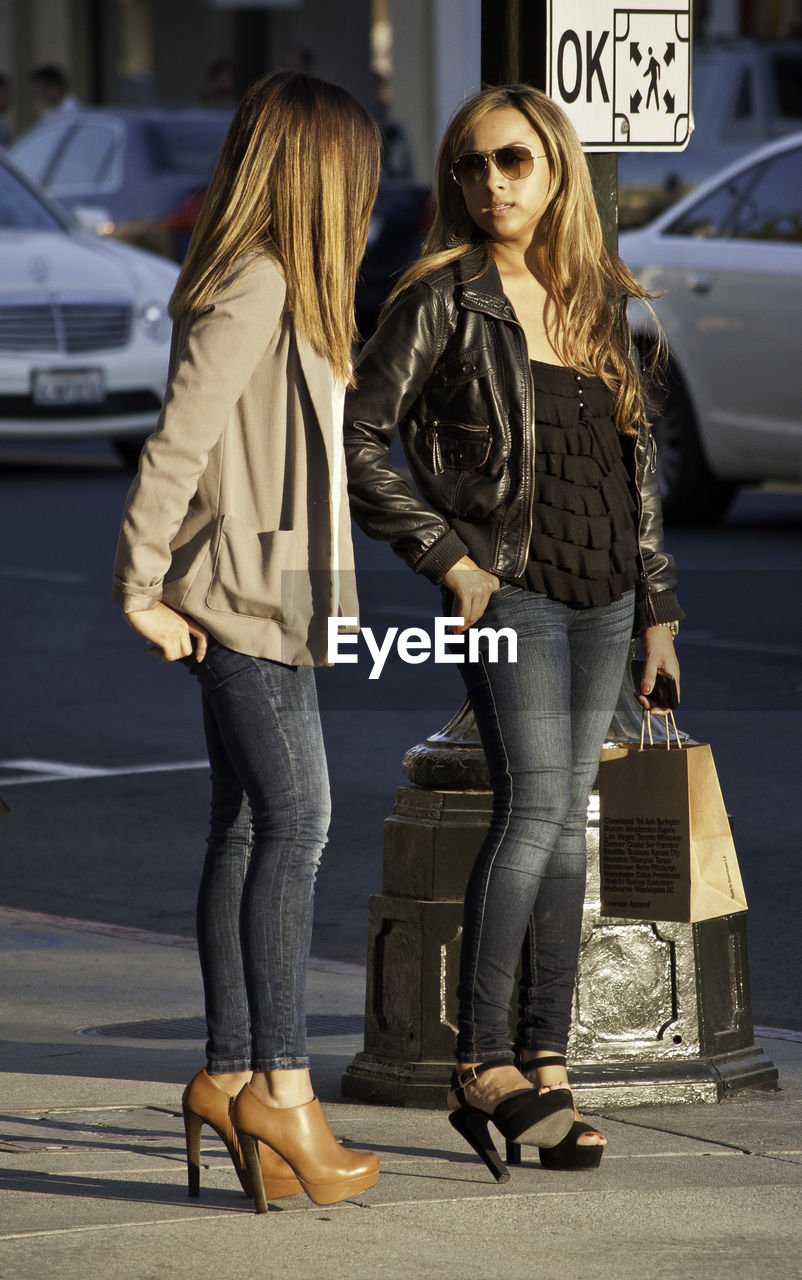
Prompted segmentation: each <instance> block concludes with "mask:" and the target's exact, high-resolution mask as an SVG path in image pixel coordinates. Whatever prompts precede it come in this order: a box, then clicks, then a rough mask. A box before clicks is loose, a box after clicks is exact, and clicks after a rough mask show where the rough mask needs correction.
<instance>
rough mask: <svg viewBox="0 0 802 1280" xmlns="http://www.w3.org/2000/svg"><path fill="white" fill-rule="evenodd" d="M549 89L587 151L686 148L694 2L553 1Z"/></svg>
mask: <svg viewBox="0 0 802 1280" xmlns="http://www.w3.org/2000/svg"><path fill="white" fill-rule="evenodd" d="M546 38H547V68H546V79H547V92H548V94H549V96H550V97H552V98H553V99H554V100H555V102H557V103H559V105H560V106H561V107H562V108H563V109H564V110H565V112H566V113H567V115H568V116H569V117H570V119H571V121H572V123H573V125H574V127H575V129H576V131H577V133H578V134H579V137H580V138H581V140H582V142H583V144H584V147H585V150H587V151H682V149H683V148H684V147H686V146H687V144H688V140H689V139H690V136H691V130H692V129H693V116H692V114H691V0H676V2H675V3H673V4H672V3H671V0H641V3H639V4H633V5H632V7H628V6H626V5H625V4H620V5H619V4H616V3H615V0H549V2H548V28H547V33H546Z"/></svg>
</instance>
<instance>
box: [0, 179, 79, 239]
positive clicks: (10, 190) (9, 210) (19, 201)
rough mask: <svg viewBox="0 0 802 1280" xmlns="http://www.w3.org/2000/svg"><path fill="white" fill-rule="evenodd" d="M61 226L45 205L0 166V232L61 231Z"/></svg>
mask: <svg viewBox="0 0 802 1280" xmlns="http://www.w3.org/2000/svg"><path fill="white" fill-rule="evenodd" d="M63 229H64V228H63V226H62V224H61V223H60V222H59V220H58V218H57V217H56V216H55V214H53V213H51V211H50V210H49V209H48V207H47V205H45V204H42V201H41V200H40V199H39V198H38V197H37V196H36V195H34V193H33V192H32V191H29V189H28V188H27V187H26V186H25V184H24V183H22V182H20V180H19V178H17V177H16V175H15V174H13V173H12V172H11V170H10V169H7V168H6V167H5V165H0V230H1V231H63Z"/></svg>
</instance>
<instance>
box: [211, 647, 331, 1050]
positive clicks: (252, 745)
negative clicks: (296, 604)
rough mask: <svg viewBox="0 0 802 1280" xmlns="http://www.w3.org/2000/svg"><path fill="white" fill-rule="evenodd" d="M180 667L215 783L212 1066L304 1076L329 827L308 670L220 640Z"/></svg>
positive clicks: (325, 773)
mask: <svg viewBox="0 0 802 1280" xmlns="http://www.w3.org/2000/svg"><path fill="white" fill-rule="evenodd" d="M186 665H187V666H188V667H189V669H190V670H191V671H192V672H193V674H194V675H195V676H196V677H197V679H198V681H199V683H200V687H201V695H202V699H203V722H204V728H205V731H206V743H207V747H208V752H209V763H210V765H211V782H212V799H211V814H210V823H209V839H208V844H207V851H206V859H205V862H204V865H203V874H202V876H201V883H200V890H199V894H198V910H197V933H198V952H199V955H200V964H201V972H202V975H203V987H204V995H205V1003H206V1023H207V1027H208V1042H207V1046H206V1052H207V1060H208V1061H207V1065H208V1069H209V1071H212V1072H231V1071H247V1070H254V1071H273V1070H280V1069H285V1068H296V1067H308V1066H309V1057H308V1054H307V1046H306V1010H305V986H306V968H307V961H308V959H309V948H310V945H311V935H312V900H313V894H314V883H315V877H316V874H317V867H318V863H319V861H320V855H321V853H322V851H323V846H324V844H325V842H326V836H327V832H328V827H329V818H330V802H329V785H328V770H327V766H326V756H325V751H324V748H323V737H322V733H321V727H320V716H319V713H318V705H317V690H316V687H315V675H314V670H313V668H311V667H290V666H284V665H282V664H281V663H278V662H270V661H268V660H267V659H264V658H253V657H249V656H248V655H246V654H242V653H236V652H234V651H233V650H231V649H227V648H226V647H225V646H224V645H221V644H219V643H217V642H216V641H210V644H209V650H208V653H207V655H206V658H205V659H204V661H203V662H201V663H198V662H195V661H194V660H193V659H188V660H187V663H186Z"/></svg>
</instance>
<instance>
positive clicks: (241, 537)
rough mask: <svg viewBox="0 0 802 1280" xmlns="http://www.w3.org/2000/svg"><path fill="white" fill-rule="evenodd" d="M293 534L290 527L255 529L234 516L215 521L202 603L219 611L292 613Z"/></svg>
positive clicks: (281, 616)
mask: <svg viewBox="0 0 802 1280" xmlns="http://www.w3.org/2000/svg"><path fill="white" fill-rule="evenodd" d="M296 549H297V538H296V534H295V533H294V532H293V530H291V529H271V530H268V531H266V532H260V531H259V530H257V529H253V528H251V526H250V525H248V524H245V523H244V521H242V520H237V519H236V518H235V517H234V516H224V517H223V520H222V522H221V524H220V526H219V529H218V534H217V539H216V544H215V549H214V566H213V569H212V578H211V582H210V584H209V590H208V592H207V594H206V603H207V605H208V606H209V608H210V609H216V610H217V611H218V612H221V613H235V614H239V615H241V616H243V617H251V618H273V619H275V620H277V621H281V622H283V623H284V624H285V625H288V624H289V623H292V622H293V621H294V618H295V606H294V596H295V591H294V584H295V576H296V571H297V570H296Z"/></svg>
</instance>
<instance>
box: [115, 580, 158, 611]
mask: <svg viewBox="0 0 802 1280" xmlns="http://www.w3.org/2000/svg"><path fill="white" fill-rule="evenodd" d="M111 598H112V601H113V602H114V604H118V605H119V606H120V608H121V609H122V611H123V613H136V612H137V611H138V610H139V609H155V608H156V605H157V604H161V599H162V591H161V587H154V588H153V589H151V590H150V591H148V592H146V591H142V590H141V589H140V590H132V589H131V588H130V587H126V586H125V584H124V583H122V582H119V581H118V580H117V579H116V578H115V579H114V585H113V587H112V589H111Z"/></svg>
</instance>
